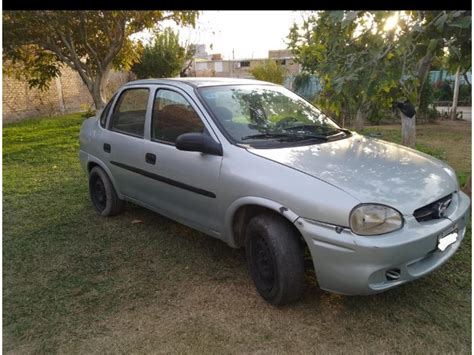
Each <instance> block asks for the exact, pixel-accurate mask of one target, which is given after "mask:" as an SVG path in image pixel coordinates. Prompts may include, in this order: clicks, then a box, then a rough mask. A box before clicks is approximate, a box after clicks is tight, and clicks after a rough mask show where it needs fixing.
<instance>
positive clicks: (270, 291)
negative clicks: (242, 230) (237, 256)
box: [245, 214, 304, 306]
mask: <svg viewBox="0 0 474 355" xmlns="http://www.w3.org/2000/svg"><path fill="white" fill-rule="evenodd" d="M245 249H246V256H247V264H248V267H249V271H250V274H251V276H252V279H253V281H254V283H255V287H256V288H257V291H258V292H259V294H260V295H261V296H262V297H263V298H264V299H265V300H266V301H268V302H269V303H271V304H273V305H277V306H279V305H284V304H288V303H291V302H294V301H297V300H298V299H299V298H301V296H302V294H303V291H304V255H303V247H302V245H301V242H300V240H299V235H298V234H297V232H296V231H295V230H294V228H293V227H292V225H291V224H290V223H289V222H288V221H286V220H284V219H282V218H281V217H279V216H277V215H272V214H263V215H258V216H255V217H253V218H252V219H251V220H250V222H249V224H248V226H247V231H246V236H245Z"/></svg>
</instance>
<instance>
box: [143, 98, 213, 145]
mask: <svg viewBox="0 0 474 355" xmlns="http://www.w3.org/2000/svg"><path fill="white" fill-rule="evenodd" d="M151 131H152V133H151V134H152V136H151V137H152V139H156V140H159V141H164V142H168V143H173V144H174V143H175V142H176V138H178V136H179V135H181V134H183V133H200V132H204V125H203V123H202V121H201V119H200V118H199V116H198V114H197V113H196V111H195V110H194V109H193V107H192V106H191V105H190V103H189V102H188V101H187V100H186V99H185V98H184V96H183V95H181V94H178V93H177V92H175V91H171V90H166V89H161V90H158V92H157V93H156V97H155V102H154V105H153V118H152V130H151Z"/></svg>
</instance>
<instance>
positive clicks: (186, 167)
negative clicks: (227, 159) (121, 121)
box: [144, 88, 222, 234]
mask: <svg viewBox="0 0 474 355" xmlns="http://www.w3.org/2000/svg"><path fill="white" fill-rule="evenodd" d="M197 112H198V109H197V107H196V106H195V104H194V102H192V100H191V98H190V97H189V96H187V94H186V93H184V92H181V91H179V90H178V89H176V90H174V89H173V90H172V89H167V88H159V89H158V90H157V91H156V94H155V98H154V102H153V111H152V117H151V132H150V136H151V140H146V141H145V152H144V153H145V156H146V159H145V161H146V166H147V169H146V170H147V171H150V172H151V173H152V174H153V175H152V176H151V177H150V179H149V181H148V185H147V186H148V187H149V188H148V189H147V190H148V193H149V194H148V196H147V198H148V201H147V203H148V204H150V205H152V206H154V207H155V208H157V209H159V210H163V212H166V213H165V214H168V215H169V216H170V217H172V218H175V219H177V220H179V221H182V222H183V223H187V224H190V225H192V226H194V227H196V228H198V229H199V227H202V228H204V229H206V230H210V231H213V232H214V233H213V234H218V233H219V230H220V226H219V225H220V223H219V221H218V220H217V213H216V207H217V197H218V196H217V195H218V179H219V172H220V166H221V160H222V157H220V156H215V155H209V154H203V153H199V152H187V151H181V150H178V149H176V147H175V142H176V138H177V137H178V136H179V135H181V134H183V133H191V132H203V133H206V132H207V133H208V132H209V131H208V129H209V128H207V127H206V124H205V122H204V121H203V120H202V118H201V117H200V115H199V114H198V113H197ZM202 228H201V229H202Z"/></svg>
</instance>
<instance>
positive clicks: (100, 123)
mask: <svg viewBox="0 0 474 355" xmlns="http://www.w3.org/2000/svg"><path fill="white" fill-rule="evenodd" d="M116 98H117V93H115V94H113V95H112V97H111V98H110V100H109V102H107V104H106V105H105V107H104V110H103V111H102V112H101V113H100V116H99V126H100V127H101V128H102V129H107V126H108V123H109V117H110V110H111V109H112V108H113V107H115V106H114V103H115V99H116ZM107 108H108V111H107V112H106V110H107ZM104 113H105V122H104V125H103V126H102V122H101V121H102V115H103V114H104Z"/></svg>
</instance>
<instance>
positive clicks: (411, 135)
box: [399, 111, 416, 148]
mask: <svg viewBox="0 0 474 355" xmlns="http://www.w3.org/2000/svg"><path fill="white" fill-rule="evenodd" d="M399 113H400V118H401V120H402V144H403V145H406V146H407V147H411V148H415V140H416V115H415V116H413V117H412V118H409V117H407V116H405V115H404V114H403V113H402V112H401V111H399Z"/></svg>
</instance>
